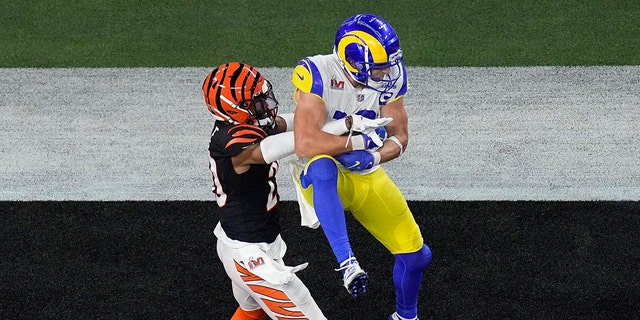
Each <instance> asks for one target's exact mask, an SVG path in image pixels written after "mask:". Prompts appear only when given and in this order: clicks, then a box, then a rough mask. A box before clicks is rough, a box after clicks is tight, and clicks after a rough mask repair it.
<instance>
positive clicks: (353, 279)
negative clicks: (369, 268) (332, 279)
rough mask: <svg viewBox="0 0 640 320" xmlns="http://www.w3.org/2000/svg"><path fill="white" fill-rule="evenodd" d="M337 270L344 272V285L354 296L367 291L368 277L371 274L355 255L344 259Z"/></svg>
mask: <svg viewBox="0 0 640 320" xmlns="http://www.w3.org/2000/svg"><path fill="white" fill-rule="evenodd" d="M336 271H342V272H343V275H342V280H343V281H344V287H345V288H346V289H347V291H349V293H350V294H351V295H352V296H353V297H354V298H357V297H358V296H359V295H361V294H363V293H365V292H367V279H368V278H369V276H368V275H367V273H366V272H364V270H362V268H360V264H358V261H357V260H356V258H355V257H350V258H349V259H347V260H345V261H343V262H342V263H341V264H340V268H338V269H336Z"/></svg>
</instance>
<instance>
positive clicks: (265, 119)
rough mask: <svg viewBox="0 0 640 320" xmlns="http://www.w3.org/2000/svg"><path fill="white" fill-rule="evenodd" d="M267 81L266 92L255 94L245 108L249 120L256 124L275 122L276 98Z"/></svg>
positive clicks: (263, 124) (262, 125) (269, 124)
mask: <svg viewBox="0 0 640 320" xmlns="http://www.w3.org/2000/svg"><path fill="white" fill-rule="evenodd" d="M267 83H268V86H269V89H268V90H267V92H261V93H259V94H258V95H256V96H255V97H254V98H253V99H252V100H251V103H250V104H249V107H248V108H247V110H249V114H250V115H251V116H250V117H251V120H253V123H255V124H256V125H258V126H261V127H264V126H271V125H272V124H273V123H274V122H275V118H276V115H277V112H278V100H276V96H275V94H274V93H273V89H272V87H271V83H269V82H268V81H267Z"/></svg>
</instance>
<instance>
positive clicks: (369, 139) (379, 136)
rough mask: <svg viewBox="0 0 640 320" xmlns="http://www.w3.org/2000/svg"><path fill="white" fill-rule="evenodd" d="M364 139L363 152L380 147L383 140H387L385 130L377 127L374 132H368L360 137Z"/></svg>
mask: <svg viewBox="0 0 640 320" xmlns="http://www.w3.org/2000/svg"><path fill="white" fill-rule="evenodd" d="M361 136H362V138H363V139H364V146H365V150H373V149H377V148H380V147H382V144H383V143H384V140H385V139H387V129H385V127H378V128H375V130H369V131H368V132H364V133H363V134H362V135H361Z"/></svg>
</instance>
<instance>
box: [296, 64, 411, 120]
mask: <svg viewBox="0 0 640 320" xmlns="http://www.w3.org/2000/svg"><path fill="white" fill-rule="evenodd" d="M391 71H392V72H395V73H398V72H399V73H402V74H401V75H397V74H391V75H390V77H391V78H395V77H398V78H399V79H398V81H397V82H396V83H395V86H394V87H393V88H390V89H389V91H388V92H384V93H381V92H378V91H376V90H373V89H370V88H355V87H354V86H352V85H351V83H350V82H349V76H348V75H346V74H345V73H344V69H343V67H342V64H341V62H340V59H339V58H338V57H337V56H336V55H335V54H327V55H317V56H312V57H308V58H306V59H303V60H301V61H300V62H299V63H298V65H297V66H296V68H295V69H294V71H293V75H292V82H293V84H294V86H295V87H296V89H298V90H302V91H303V92H307V93H311V94H314V95H316V96H318V97H319V98H321V99H322V100H323V101H324V103H325V105H326V106H327V122H328V121H331V120H336V119H342V118H344V117H346V116H347V115H350V114H359V115H362V116H364V117H367V118H379V117H380V107H381V106H383V105H385V104H387V103H389V102H391V101H394V100H396V99H398V98H400V97H401V96H403V95H404V94H405V93H406V91H407V74H406V69H405V67H404V65H402V66H401V67H400V68H392V70H391Z"/></svg>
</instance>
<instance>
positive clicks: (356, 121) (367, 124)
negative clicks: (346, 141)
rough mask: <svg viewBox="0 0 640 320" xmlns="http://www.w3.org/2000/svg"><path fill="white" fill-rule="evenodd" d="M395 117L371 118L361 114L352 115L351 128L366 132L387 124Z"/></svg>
mask: <svg viewBox="0 0 640 320" xmlns="http://www.w3.org/2000/svg"><path fill="white" fill-rule="evenodd" d="M392 120H393V118H377V119H369V118H365V117H363V116H361V115H357V114H354V115H351V121H352V122H351V130H352V131H357V132H365V131H367V130H368V129H376V128H379V127H384V126H386V125H387V124H388V123H389V122H391V121H392Z"/></svg>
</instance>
